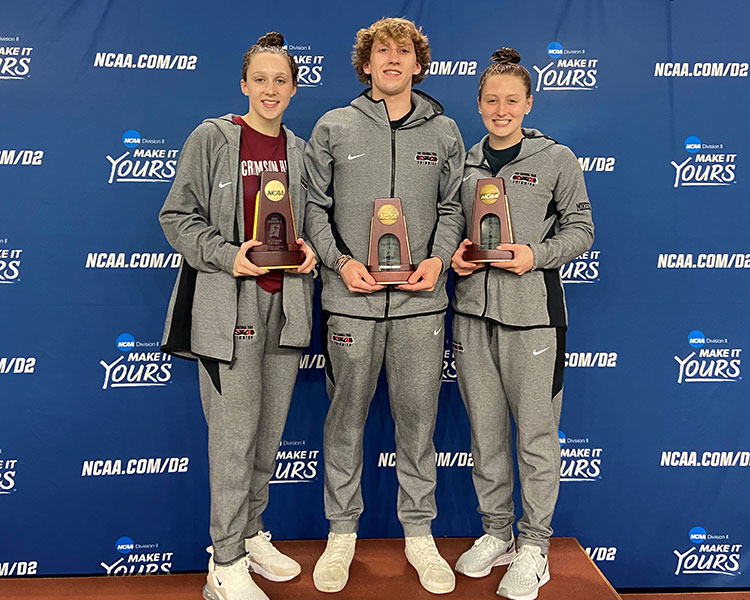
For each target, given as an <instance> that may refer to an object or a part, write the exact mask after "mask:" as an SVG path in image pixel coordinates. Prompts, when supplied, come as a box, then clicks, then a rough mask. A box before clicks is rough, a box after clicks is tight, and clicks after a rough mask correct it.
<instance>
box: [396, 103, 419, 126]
mask: <svg viewBox="0 0 750 600" xmlns="http://www.w3.org/2000/svg"><path fill="white" fill-rule="evenodd" d="M413 112H414V105H413V104H412V105H411V109H410V110H409V112H408V113H406V114H405V115H404V116H403V117H401V118H400V119H396V120H395V121H391V129H398V128H399V127H401V125H403V124H404V123H406V119H408V118H409V117H411V115H412V113H413Z"/></svg>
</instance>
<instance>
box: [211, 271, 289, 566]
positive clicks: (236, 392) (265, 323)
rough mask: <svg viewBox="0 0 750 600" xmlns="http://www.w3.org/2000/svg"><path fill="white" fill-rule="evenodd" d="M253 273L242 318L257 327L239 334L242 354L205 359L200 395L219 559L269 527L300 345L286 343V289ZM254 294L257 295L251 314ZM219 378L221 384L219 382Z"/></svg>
mask: <svg viewBox="0 0 750 600" xmlns="http://www.w3.org/2000/svg"><path fill="white" fill-rule="evenodd" d="M282 293H283V291H282V292H279V293H278V294H270V293H268V292H265V291H264V290H262V289H261V288H260V286H258V285H257V284H256V283H255V282H254V281H250V280H248V281H243V282H242V284H241V288H240V297H239V307H238V315H237V326H238V327H244V328H245V329H250V328H252V330H253V332H254V333H253V335H250V336H245V337H244V339H243V336H242V335H239V336H238V335H236V336H235V360H234V364H233V365H232V366H231V368H230V367H229V365H228V364H225V363H218V362H215V361H201V363H200V366H199V376H200V387H201V400H202V403H203V410H204V413H205V415H206V421H207V423H208V461H209V482H210V488H211V525H210V533H211V539H212V540H213V545H214V560H215V561H216V563H217V564H227V563H231V562H234V561H235V560H236V559H238V558H240V557H241V556H243V555H244V554H245V546H244V538H245V537H250V536H252V535H254V534H255V533H257V532H258V530H259V529H262V527H263V522H262V520H261V514H262V512H263V510H264V509H265V507H266V505H267V503H268V482H269V480H270V478H271V476H272V474H273V470H274V465H275V459H276V452H277V451H278V448H279V443H280V441H281V435H282V433H283V431H284V424H285V423H286V417H287V413H288V411H289V403H290V401H291V397H292V392H293V390H294V382H295V379H296V377H297V369H298V368H299V357H300V353H301V350H298V349H288V348H279V345H278V343H279V333H280V329H281V326H282V324H283V316H282V310H281V294H282ZM247 294H256V295H257V305H258V312H257V314H256V313H255V312H253V313H252V314H251V315H249V316H248V312H247V307H248V306H252V303H250V302H248V300H247ZM217 386H218V387H217Z"/></svg>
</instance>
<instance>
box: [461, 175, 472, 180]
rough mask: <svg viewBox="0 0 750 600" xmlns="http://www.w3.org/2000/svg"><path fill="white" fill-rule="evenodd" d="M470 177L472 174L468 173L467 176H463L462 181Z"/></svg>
mask: <svg viewBox="0 0 750 600" xmlns="http://www.w3.org/2000/svg"><path fill="white" fill-rule="evenodd" d="M469 177H471V175H467V176H466V177H464V178H463V180H462V181H466V180H467V179H468V178H469Z"/></svg>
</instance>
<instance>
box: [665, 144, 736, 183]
mask: <svg viewBox="0 0 750 600" xmlns="http://www.w3.org/2000/svg"><path fill="white" fill-rule="evenodd" d="M684 146H685V151H686V152H687V153H688V157H687V158H686V159H684V160H683V161H682V162H681V163H678V162H677V161H674V160H673V161H671V162H670V164H671V165H672V166H673V167H674V170H675V174H674V185H673V187H688V186H702V185H711V186H717V185H720V186H723V185H732V184H734V183H737V181H736V179H735V167H736V160H737V155H736V154H727V153H726V152H724V144H705V143H703V142H702V141H701V139H700V138H699V137H697V136H694V135H691V136H688V137H687V138H685V142H684Z"/></svg>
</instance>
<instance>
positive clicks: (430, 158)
mask: <svg viewBox="0 0 750 600" xmlns="http://www.w3.org/2000/svg"><path fill="white" fill-rule="evenodd" d="M414 160H416V161H417V164H418V165H436V164H437V163H438V155H437V153H436V152H417V153H416V154H415V155H414Z"/></svg>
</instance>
